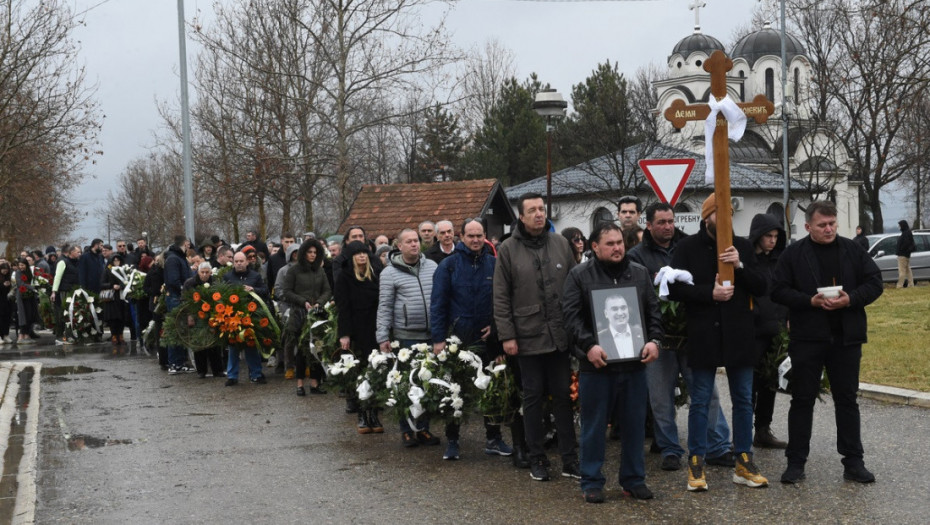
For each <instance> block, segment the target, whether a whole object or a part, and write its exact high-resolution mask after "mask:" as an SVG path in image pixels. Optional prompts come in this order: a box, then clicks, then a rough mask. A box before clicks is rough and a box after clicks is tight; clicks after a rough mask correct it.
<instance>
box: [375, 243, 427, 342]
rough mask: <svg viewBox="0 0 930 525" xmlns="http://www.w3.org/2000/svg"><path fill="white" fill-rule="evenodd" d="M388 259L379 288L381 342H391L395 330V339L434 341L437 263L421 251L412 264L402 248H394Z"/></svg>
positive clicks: (378, 334) (379, 336)
mask: <svg viewBox="0 0 930 525" xmlns="http://www.w3.org/2000/svg"><path fill="white" fill-rule="evenodd" d="M388 262H389V263H390V264H389V265H388V267H387V268H385V269H384V271H382V272H381V276H380V279H381V283H380V285H379V289H378V321H377V330H376V333H375V336H376V338H377V339H378V342H379V343H383V342H385V341H388V340H389V339H390V336H391V331H392V330H393V334H394V338H395V339H417V340H431V339H430V338H431V335H430V326H429V302H430V295H431V294H432V291H433V274H434V273H435V272H436V268H437V266H436V263H434V262H433V261H431V260H429V259H427V258H426V257H425V256H424V255H423V254H422V253H421V254H420V259H419V260H418V261H417V262H416V264H413V265H409V264H407V263H405V262H404V258H403V256H402V255H401V253H400V250H394V251H392V252H391V253H390V254H389V255H388Z"/></svg>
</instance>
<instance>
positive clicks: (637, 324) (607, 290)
mask: <svg viewBox="0 0 930 525" xmlns="http://www.w3.org/2000/svg"><path fill="white" fill-rule="evenodd" d="M620 298H622V299H623V302H625V303H626V325H625V328H624V327H623V325H622V324H620V323H618V322H617V321H622V310H623V308H622V302H621V301H619V299H620ZM588 300H589V304H590V307H591V317H592V318H593V319H594V328H595V336H596V337H597V344H598V346H600V347H601V348H603V349H604V352H605V353H606V354H607V362H608V363H624V362H634V361H640V360H642V354H643V347H644V346H646V339H645V332H644V331H643V314H642V311H641V310H640V307H639V293H638V291H637V289H636V287H635V286H603V287H597V288H592V289H591V293H590V296H589V297H588ZM608 300H609V301H610V302H611V304H610V305H608V304H607V302H608ZM608 306H609V307H610V308H611V312H614V308H616V309H617V310H618V311H617V312H615V314H613V313H612V314H610V315H618V316H619V317H620V318H619V319H614V321H615V322H614V327H613V329H612V328H611V320H610V319H608V315H609V314H608V312H607V309H608ZM614 331H618V333H619V334H620V335H619V337H618V339H616V340H615V339H614ZM615 341H619V342H620V343H621V346H620V347H618V344H617V343H616V342H615ZM624 341H627V342H628V343H624Z"/></svg>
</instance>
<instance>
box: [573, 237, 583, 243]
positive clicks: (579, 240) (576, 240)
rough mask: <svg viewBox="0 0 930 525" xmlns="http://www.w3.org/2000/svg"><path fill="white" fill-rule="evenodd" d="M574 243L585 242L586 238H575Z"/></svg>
mask: <svg viewBox="0 0 930 525" xmlns="http://www.w3.org/2000/svg"><path fill="white" fill-rule="evenodd" d="M572 242H584V237H575V238H574V239H572Z"/></svg>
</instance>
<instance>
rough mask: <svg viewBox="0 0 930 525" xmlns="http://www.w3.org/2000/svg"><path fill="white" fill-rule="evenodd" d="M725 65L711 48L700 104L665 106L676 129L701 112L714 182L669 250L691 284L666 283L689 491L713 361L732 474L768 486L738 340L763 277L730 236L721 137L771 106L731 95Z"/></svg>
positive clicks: (701, 444)
mask: <svg viewBox="0 0 930 525" xmlns="http://www.w3.org/2000/svg"><path fill="white" fill-rule="evenodd" d="M732 67H733V61H731V60H730V59H729V58H727V56H726V55H725V54H723V52H721V51H715V52H714V53H713V54H712V55H711V56H710V58H709V59H707V60H706V61H705V62H704V70H705V71H707V72H709V73H710V74H711V77H710V78H711V81H710V91H711V95H712V96H711V97H710V98H709V100H708V104H706V105H704V104H702V105H694V106H686V105H685V104H684V102H683V101H681V100H676V101H674V102H673V103H672V105H671V107H669V109H668V110H667V111H666V112H665V117H666V119H668V120H669V121H671V122H672V125H673V126H675V127H676V128H679V129H680V128H682V127H683V126H684V124H685V122H686V121H689V120H705V125H704V129H705V134H706V141H705V148H706V155H705V159H706V164H707V177H710V175H711V174H713V183H714V193H713V194H712V195H711V196H710V197H708V198H707V200H705V201H704V204H703V206H702V207H701V219H702V220H703V222H702V223H701V229H700V231H699V232H698V233H697V234H696V235H692V236H691V237H688V238H686V239H683V240H682V241H681V242H679V244H678V247H677V249H676V250H675V254H674V255H673V256H672V264H671V265H672V267H673V268H675V269H678V270H686V271H688V272H690V274H691V276H692V278H693V283H694V284H693V285H692V284H689V283H685V282H676V283H673V284H671V285H670V286H669V298H670V299H672V300H675V301H681V302H682V303H684V305H685V312H686V315H687V319H688V362H689V363H690V365H691V368H692V377H693V379H692V383H691V408H690V410H689V412H688V448H689V453H688V454H689V459H688V490H690V491H704V490H707V481H706V479H705V477H704V455H705V454H706V452H707V414H708V406H709V401H710V396H711V392H712V391H713V386H714V380H715V376H716V371H717V367H719V366H725V367H726V371H727V380H728V382H729V386H730V398H731V401H732V403H733V415H732V420H731V424H732V427H733V452H734V454H735V456H736V458H735V459H736V466H735V469H734V471H733V482H734V483H739V484H742V485H746V486H749V487H765V486H768V480H767V479H766V478H765V477H763V476H762V475H761V474H760V473H759V469H758V468H757V467H756V466H755V464H754V463H753V459H752V372H753V367H754V366H755V360H756V355H755V352H752V351H750V350H751V349H748V348H747V347H746V345H747V344H751V341H753V337H754V333H753V329H754V326H753V316H752V298H751V296H753V295H763V294H764V293H765V291H766V288H767V284H766V280H765V277H764V275H763V274H762V273H761V272H759V271H758V270H757V269H756V268H755V257H754V254H753V248H752V246H751V245H750V244H749V241H747V240H745V239H741V238H736V239H734V238H733V228H732V218H731V214H732V210H731V207H730V155H729V149H728V147H729V143H728V139H732V140H739V138H740V137H741V136H742V133H743V129H744V128H745V125H746V116H752V117H753V118H754V119H755V120H756V122H758V123H763V122H765V121H766V120H767V118H768V115H770V114H771V113H772V112H773V110H774V106H773V105H772V103H771V102H769V101H768V100H766V99H765V97H764V96H762V95H760V96H757V97H756V98H755V99H754V100H753V102H751V103H735V102H733V100H731V99H730V98H729V97H728V96H727V87H726V72H727V71H729V70H730V69H732ZM720 117H724V118H720ZM728 121H730V122H731V123H732V124H733V126H732V127H730V126H728ZM711 136H712V137H713V139H712V140H711ZM707 182H710V181H709V180H708V181H707ZM747 342H750V343H747Z"/></svg>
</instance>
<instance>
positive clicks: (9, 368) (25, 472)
mask: <svg viewBox="0 0 930 525" xmlns="http://www.w3.org/2000/svg"><path fill="white" fill-rule="evenodd" d="M28 368H32V372H33V373H32V379H31V381H30V382H29V385H28V386H29V401H28V402H27V405H26V407H25V409H24V410H22V412H23V414H17V412H19V411H20V410H21V409H20V407H18V406H17V401H18V400H17V398H18V395H19V392H20V390H22V388H23V386H24V385H20V384H19V379H20V377H21V376H20V375H19V373H20V372H22V371H24V370H26V369H28ZM41 375H42V364H41V363H36V362H3V363H0V381H2V382H0V385H2V400H0V472H2V471H3V467H4V465H3V458H4V456H5V453H6V450H7V449H8V448H9V439H10V427H11V425H12V423H13V418H14V417H17V416H19V417H22V416H23V415H24V416H25V419H26V424H25V427H24V429H23V444H22V448H23V451H22V457H21V458H20V460H19V465H18V469H17V473H16V503H15V505H14V507H13V516H12V517H11V520H10V522H11V523H13V524H14V525H31V524H33V523H35V509H36V465H37V460H38V451H39V446H38V445H39V444H38V435H39V384H40V379H41Z"/></svg>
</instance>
